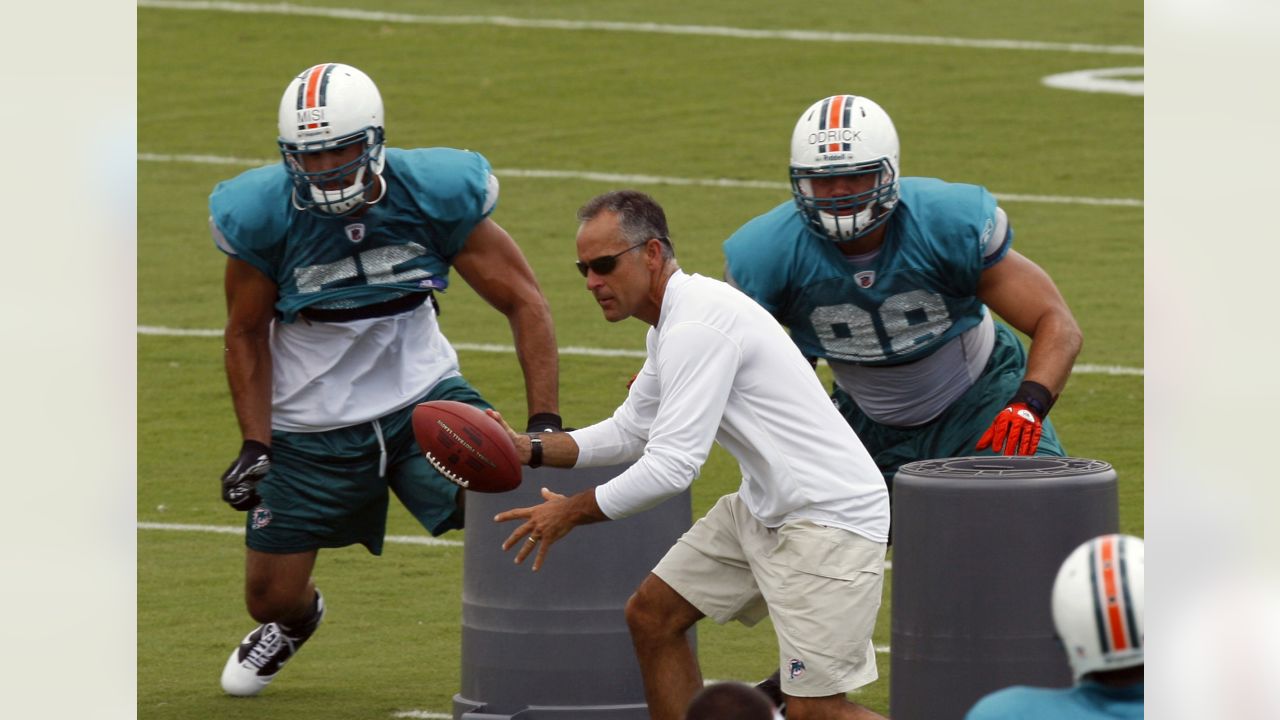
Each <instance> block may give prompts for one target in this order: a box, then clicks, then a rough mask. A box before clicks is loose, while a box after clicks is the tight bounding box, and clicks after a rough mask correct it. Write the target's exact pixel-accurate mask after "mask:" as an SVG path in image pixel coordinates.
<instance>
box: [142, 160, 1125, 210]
mask: <svg viewBox="0 0 1280 720" xmlns="http://www.w3.org/2000/svg"><path fill="white" fill-rule="evenodd" d="M138 160H139V161H142V162H172V163H194V164H201V165H234V166H240V167H261V166H263V165H271V164H273V163H277V162H280V161H279V160H278V159H270V160H263V159H253V158H240V157H222V156H218V155H182V154H179V155H167V154H164V153H138ZM493 172H494V174H495V175H498V176H499V177H502V176H505V177H521V178H530V179H535V180H537V179H546V180H589V181H592V182H606V183H613V184H620V185H679V186H692V187H717V188H725V187H731V188H747V189H754V190H788V189H790V187H791V185H790V184H789V183H784V182H776V181H773V180H734V179H731V178H682V177H666V176H662V175H628V174H624V173H604V172H593V171H587V170H536V169H535V170H529V169H523V168H494V171H493ZM992 194H993V195H995V196H996V197H997V198H999V199H1000V201H1001V202H1012V203H1019V202H1025V203H1042V204H1057V205H1100V206H1118V207H1142V206H1143V201H1142V200H1141V199H1138V198H1095V197H1071V196H1067V195H1026V194H1020V193H999V192H992Z"/></svg>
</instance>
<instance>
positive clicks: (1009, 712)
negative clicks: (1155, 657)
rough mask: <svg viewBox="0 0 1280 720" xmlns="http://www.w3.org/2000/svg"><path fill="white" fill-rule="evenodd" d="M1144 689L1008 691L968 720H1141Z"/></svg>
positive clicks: (1086, 685)
mask: <svg viewBox="0 0 1280 720" xmlns="http://www.w3.org/2000/svg"><path fill="white" fill-rule="evenodd" d="M1144 687H1145V686H1144V685H1143V684H1142V683H1138V684H1136V685H1129V686H1127V687H1118V688H1114V687H1107V686H1104V685H1099V684H1098V683H1095V682H1088V681H1086V682H1083V683H1081V684H1080V685H1077V686H1075V687H1073V688H1033V687H1026V686H1021V685H1020V686H1016V687H1009V688H1005V689H1003V690H998V691H996V692H994V693H991V694H990V695H988V696H986V697H984V698H982V699H981V700H979V701H978V704H976V705H974V706H973V708H972V709H970V710H969V712H968V714H967V715H965V720H1142V717H1143V707H1144V704H1145V703H1144V699H1143V698H1144V695H1145V691H1144Z"/></svg>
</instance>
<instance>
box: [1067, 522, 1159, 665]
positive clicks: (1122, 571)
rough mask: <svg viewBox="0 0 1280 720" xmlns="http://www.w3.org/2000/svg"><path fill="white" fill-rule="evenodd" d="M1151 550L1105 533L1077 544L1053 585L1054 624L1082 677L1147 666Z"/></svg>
mask: <svg viewBox="0 0 1280 720" xmlns="http://www.w3.org/2000/svg"><path fill="white" fill-rule="evenodd" d="M1145 558H1146V550H1145V548H1144V544H1143V541H1142V540H1141V539H1140V538H1136V537H1132V536H1130V535H1103V536H1101V537H1097V538H1094V539H1092V540H1089V541H1088V542H1086V543H1084V544H1083V545H1081V546H1080V547H1078V548H1076V549H1075V550H1074V551H1073V552H1072V553H1071V555H1070V556H1068V557H1067V559H1066V560H1065V561H1064V562H1063V563H1062V567H1061V568H1060V569H1059V570H1058V575H1057V577H1056V578H1055V580H1054V583H1053V599H1052V611H1053V624H1054V627H1055V628H1056V629H1057V632H1058V638H1059V639H1060V640H1061V641H1062V645H1063V647H1064V649H1065V650H1066V652H1067V661H1068V662H1069V663H1070V665H1071V672H1072V675H1073V676H1074V677H1075V679H1076V680H1077V681H1078V680H1080V678H1082V677H1084V676H1085V675H1087V674H1089V673H1093V672H1107V671H1111V670H1120V669H1123V668H1130V667H1136V666H1138V665H1142V664H1143V647H1144V637H1143V631H1144V616H1145V613H1144V607H1145V600H1146V584H1145V581H1144V567H1145V564H1146V560H1145Z"/></svg>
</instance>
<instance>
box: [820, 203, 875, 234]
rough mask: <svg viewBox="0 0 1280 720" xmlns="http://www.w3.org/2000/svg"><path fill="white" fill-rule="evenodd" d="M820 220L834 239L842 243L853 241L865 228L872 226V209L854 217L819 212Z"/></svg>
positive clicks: (860, 212)
mask: <svg viewBox="0 0 1280 720" xmlns="http://www.w3.org/2000/svg"><path fill="white" fill-rule="evenodd" d="M818 219H820V220H821V221H822V227H824V228H826V230H827V234H828V235H829V236H830V237H832V238H833V239H835V240H837V241H840V242H843V241H845V240H853V239H854V238H855V237H856V236H857V234H858V233H859V232H861V231H862V229H863V228H865V227H866V226H867V225H869V224H871V208H870V207H869V206H868V207H866V208H863V209H862V210H859V211H858V212H856V213H854V214H853V215H833V214H831V213H827V212H822V211H821V210H819V211H818Z"/></svg>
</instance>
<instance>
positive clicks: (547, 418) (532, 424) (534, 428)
mask: <svg viewBox="0 0 1280 720" xmlns="http://www.w3.org/2000/svg"><path fill="white" fill-rule="evenodd" d="M563 429H564V421H563V420H561V419H560V416H559V415H557V414H555V413H549V412H540V413H534V414H532V415H530V416H529V424H527V425H525V432H560V431H561V430H563Z"/></svg>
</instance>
